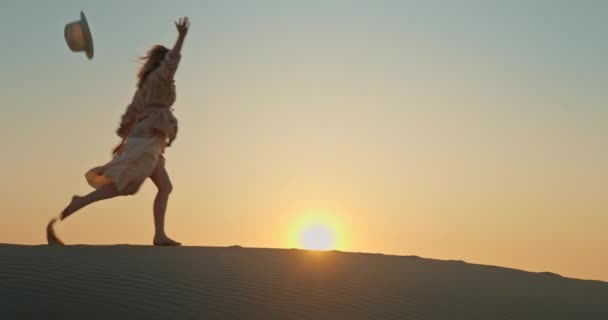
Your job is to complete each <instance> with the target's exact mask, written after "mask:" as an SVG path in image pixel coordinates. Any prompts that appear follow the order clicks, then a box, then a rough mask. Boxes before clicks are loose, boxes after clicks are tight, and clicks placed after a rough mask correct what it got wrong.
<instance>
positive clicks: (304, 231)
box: [290, 214, 344, 250]
mask: <svg viewBox="0 0 608 320" xmlns="http://www.w3.org/2000/svg"><path fill="white" fill-rule="evenodd" d="M290 246H291V247H295V248H301V249H308V250H334V249H342V248H343V246H344V235H343V233H342V228H341V225H340V224H339V223H338V222H337V221H336V219H335V218H334V217H333V216H330V215H325V214H309V215H304V216H302V217H301V218H300V219H299V221H298V223H296V225H295V228H294V229H293V231H292V232H291V235H290Z"/></svg>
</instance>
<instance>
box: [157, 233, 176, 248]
mask: <svg viewBox="0 0 608 320" xmlns="http://www.w3.org/2000/svg"><path fill="white" fill-rule="evenodd" d="M154 245H155V246H181V245H182V244H181V243H179V242H177V241H175V240H173V239H171V238H169V237H167V236H166V235H162V236H154Z"/></svg>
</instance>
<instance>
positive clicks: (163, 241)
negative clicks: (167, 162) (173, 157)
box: [150, 162, 181, 246]
mask: <svg viewBox="0 0 608 320" xmlns="http://www.w3.org/2000/svg"><path fill="white" fill-rule="evenodd" d="M150 179H152V181H153V182H154V184H155V185H156V187H157V188H158V193H157V194H156V198H154V228H155V233H154V245H155V246H179V245H181V243H179V242H177V241H175V240H172V239H171V238H169V237H167V235H166V234H165V212H166V211H167V201H168V200H169V194H170V193H171V191H172V190H173V186H172V185H171V180H169V175H168V174H167V170H166V169H165V166H164V163H162V162H161V163H159V165H158V167H157V168H156V170H155V171H154V173H153V174H152V176H150Z"/></svg>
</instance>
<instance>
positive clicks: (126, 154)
mask: <svg viewBox="0 0 608 320" xmlns="http://www.w3.org/2000/svg"><path fill="white" fill-rule="evenodd" d="M175 26H176V28H177V32H178V34H179V36H178V38H177V41H176V42H175V45H174V46H173V49H171V50H169V49H168V48H166V47H163V46H161V45H156V46H154V47H152V48H151V49H150V50H149V51H148V53H147V55H146V56H145V57H143V58H142V59H143V62H144V63H143V65H142V67H141V69H140V70H139V72H138V74H137V76H138V78H139V81H138V83H137V90H136V92H135V95H134V97H133V101H132V102H131V104H130V105H129V106H128V107H127V111H126V112H125V114H124V115H123V116H122V121H121V124H120V127H119V128H118V130H117V134H118V135H119V136H120V137H121V138H122V139H123V140H122V142H121V143H120V145H118V146H117V147H116V148H115V149H114V151H113V156H114V157H113V159H112V161H110V162H109V163H107V164H106V165H104V166H100V167H95V168H93V169H91V170H89V171H88V172H87V173H86V174H85V177H86V179H87V182H88V183H89V184H90V185H91V186H92V187H94V188H95V191H93V192H91V193H89V194H87V195H85V196H74V197H73V198H72V201H71V202H70V204H69V205H68V206H67V207H66V208H65V209H64V210H63V211H62V212H61V215H60V218H61V220H64V219H65V218H67V217H69V216H70V215H72V214H73V213H74V212H76V211H78V210H79V209H82V208H83V207H85V206H87V205H89V204H91V203H93V202H96V201H100V200H104V199H110V198H113V197H116V196H120V195H133V194H135V193H136V192H137V191H138V190H139V187H140V186H141V184H142V183H143V182H144V180H145V179H146V178H148V177H150V179H152V181H153V182H154V184H155V185H156V187H157V188H158V193H157V194H156V198H155V199H154V226H155V234H154V240H153V243H154V245H161V246H178V245H180V243H179V242H177V241H175V240H172V239H171V238H169V237H168V236H167V235H166V234H165V211H166V209H167V201H168V199H169V194H170V193H171V189H172V186H171V181H170V180H169V175H168V174H167V171H166V169H165V158H164V157H163V153H164V151H165V148H166V147H167V146H170V145H171V143H172V142H173V140H175V136H176V134H177V119H175V117H174V116H173V114H172V112H171V106H172V105H173V103H174V102H175V85H174V79H173V78H174V75H175V72H176V70H177V66H178V64H179V61H180V59H181V49H182V45H183V43H184V39H185V37H186V34H187V33H188V28H189V27H190V22H189V21H188V18H187V17H184V18H180V19H179V21H178V22H176V23H175ZM55 221H56V219H53V220H52V221H51V222H50V223H49V225H48V226H47V239H48V241H49V243H51V244H62V242H61V240H59V239H58V238H57V237H56V236H55V234H54V232H53V228H52V227H53V223H55Z"/></svg>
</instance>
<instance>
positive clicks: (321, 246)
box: [300, 225, 334, 250]
mask: <svg viewBox="0 0 608 320" xmlns="http://www.w3.org/2000/svg"><path fill="white" fill-rule="evenodd" d="M300 244H301V246H302V247H304V248H305V249H310V250H330V249H333V247H334V235H333V234H332V232H331V230H330V229H329V228H328V227H326V226H324V225H311V226H309V227H307V228H306V229H304V230H303V231H302V234H301V235H300Z"/></svg>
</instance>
